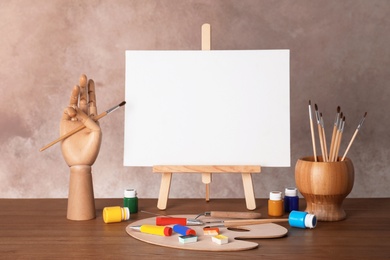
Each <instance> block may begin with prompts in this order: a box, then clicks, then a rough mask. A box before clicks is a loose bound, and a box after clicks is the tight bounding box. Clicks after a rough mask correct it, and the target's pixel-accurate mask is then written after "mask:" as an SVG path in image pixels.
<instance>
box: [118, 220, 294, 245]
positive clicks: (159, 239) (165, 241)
mask: <svg viewBox="0 0 390 260" xmlns="http://www.w3.org/2000/svg"><path fill="white" fill-rule="evenodd" d="M174 217H185V218H193V215H175V216H174ZM207 220H215V219H211V218H207ZM155 221H156V218H155V217H152V218H147V219H142V220H138V221H135V222H133V223H131V224H130V225H128V226H127V227H126V232H127V233H128V234H129V235H130V236H132V237H134V238H136V239H138V240H141V241H143V242H146V243H149V244H153V245H159V246H165V247H171V248H177V249H186V250H199V251H242V250H249V249H252V248H256V247H258V246H259V244H258V243H255V242H252V241H245V240H241V239H257V238H278V237H283V236H285V235H286V234H287V232H288V231H287V229H286V228H285V227H282V226H280V225H277V224H274V223H268V224H257V225H249V226H242V227H240V229H244V230H245V231H244V230H236V229H235V230H233V229H231V228H229V229H228V228H225V227H220V228H219V230H220V234H221V235H224V236H227V237H228V238H229V243H227V244H223V245H219V244H217V243H214V242H212V240H211V236H207V235H203V227H204V226H191V228H192V229H194V230H195V231H196V234H197V236H198V242H195V243H187V244H182V243H180V242H179V236H181V235H180V234H177V233H173V234H172V236H169V237H163V236H157V235H151V234H145V233H141V232H139V231H137V230H133V229H131V227H132V226H139V225H144V224H149V225H155ZM237 239H240V240H237Z"/></svg>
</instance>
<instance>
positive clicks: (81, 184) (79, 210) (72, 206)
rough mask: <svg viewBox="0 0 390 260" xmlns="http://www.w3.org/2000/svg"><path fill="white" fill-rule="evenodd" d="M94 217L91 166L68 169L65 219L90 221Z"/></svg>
mask: <svg viewBox="0 0 390 260" xmlns="http://www.w3.org/2000/svg"><path fill="white" fill-rule="evenodd" d="M95 217H96V213H95V198H94V194H93V183H92V173H91V166H88V165H76V166H72V167H70V180H69V195H68V211H67V218H68V219H69V220H90V219H94V218H95Z"/></svg>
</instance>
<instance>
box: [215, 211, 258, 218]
mask: <svg viewBox="0 0 390 260" xmlns="http://www.w3.org/2000/svg"><path fill="white" fill-rule="evenodd" d="M210 216H211V217H214V218H241V219H254V218H261V213H257V212H235V211H210Z"/></svg>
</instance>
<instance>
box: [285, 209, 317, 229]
mask: <svg viewBox="0 0 390 260" xmlns="http://www.w3.org/2000/svg"><path fill="white" fill-rule="evenodd" d="M288 223H289V224H290V226H292V227H297V228H315V226H316V225H317V218H316V216H315V215H313V214H309V213H307V212H302V211H296V210H293V211H291V213H290V215H289V217H288Z"/></svg>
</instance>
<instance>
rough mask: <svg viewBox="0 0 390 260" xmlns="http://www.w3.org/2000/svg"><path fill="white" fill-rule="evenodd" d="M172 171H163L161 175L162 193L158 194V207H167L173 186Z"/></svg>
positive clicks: (162, 208)
mask: <svg viewBox="0 0 390 260" xmlns="http://www.w3.org/2000/svg"><path fill="white" fill-rule="evenodd" d="M171 179H172V173H171V172H163V173H162V176H161V185H160V194H159V196H158V202H157V208H158V209H160V210H164V209H166V208H167V202H168V196H169V189H170V188H171Z"/></svg>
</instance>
